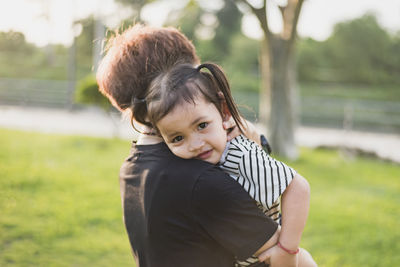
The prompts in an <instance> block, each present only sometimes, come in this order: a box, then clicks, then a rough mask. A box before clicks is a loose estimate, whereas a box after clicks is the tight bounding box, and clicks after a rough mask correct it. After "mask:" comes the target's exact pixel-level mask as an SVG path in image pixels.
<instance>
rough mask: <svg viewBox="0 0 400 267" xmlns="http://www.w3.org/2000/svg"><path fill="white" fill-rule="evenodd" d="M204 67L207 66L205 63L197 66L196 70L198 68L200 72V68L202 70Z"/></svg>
mask: <svg viewBox="0 0 400 267" xmlns="http://www.w3.org/2000/svg"><path fill="white" fill-rule="evenodd" d="M204 67H205V65H204V64H200V65H198V66H197V68H196V70H197V71H198V72H200V70H201V69H202V68H204Z"/></svg>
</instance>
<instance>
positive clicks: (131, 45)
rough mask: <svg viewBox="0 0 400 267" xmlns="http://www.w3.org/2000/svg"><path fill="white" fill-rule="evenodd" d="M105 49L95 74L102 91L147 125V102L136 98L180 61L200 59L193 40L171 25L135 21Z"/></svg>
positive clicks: (186, 61)
mask: <svg viewBox="0 0 400 267" xmlns="http://www.w3.org/2000/svg"><path fill="white" fill-rule="evenodd" d="M106 51H107V52H106V55H105V56H104V58H103V59H102V61H101V63H100V65H99V68H98V71H97V75H96V78H97V83H98V85H99V90H100V92H102V93H103V94H104V95H105V96H106V97H108V99H109V100H110V101H111V103H112V104H113V105H114V106H115V107H116V108H118V109H119V110H121V111H125V110H130V111H131V116H132V117H133V118H134V119H135V120H136V121H138V122H140V123H143V124H147V125H148V123H146V117H147V110H146V105H141V104H140V103H139V105H138V101H136V99H142V98H144V97H145V95H146V94H147V89H148V87H149V85H150V83H151V81H152V80H153V79H154V78H155V77H157V76H158V75H159V74H160V73H163V72H165V71H166V70H167V69H169V68H171V67H172V66H174V65H176V64H177V63H188V64H192V65H195V64H198V63H199V59H198V57H197V55H196V51H195V48H194V46H193V44H192V43H191V42H190V41H189V40H188V39H187V38H186V37H185V36H184V35H183V34H182V33H181V32H179V31H178V30H177V29H175V28H172V27H169V28H156V27H149V26H144V25H141V24H137V25H134V26H133V27H131V28H129V29H127V30H125V31H124V32H123V33H121V34H116V35H115V36H114V37H112V38H111V39H110V40H109V41H108V43H107V47H106Z"/></svg>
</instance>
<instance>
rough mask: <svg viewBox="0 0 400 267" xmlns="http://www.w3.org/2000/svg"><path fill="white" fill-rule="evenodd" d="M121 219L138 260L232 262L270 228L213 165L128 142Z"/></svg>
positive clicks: (250, 251)
mask: <svg viewBox="0 0 400 267" xmlns="http://www.w3.org/2000/svg"><path fill="white" fill-rule="evenodd" d="M120 184H121V195H122V200H123V201H122V202H123V208H124V221H125V226H126V229H127V232H128V236H129V241H130V243H131V246H132V250H133V253H134V256H135V259H136V262H137V266H138V267H139V266H140V267H148V266H152V267H158V266H174V267H178V266H185V267H186V266H202V267H203V266H207V267H211V266H218V267H223V266H233V264H234V261H235V257H237V258H238V259H246V258H248V257H249V256H251V255H252V254H253V253H254V252H255V251H257V250H258V249H259V248H260V247H261V246H262V245H263V244H264V243H265V242H266V241H267V240H268V239H269V238H270V237H271V236H272V235H273V233H275V231H276V229H277V225H276V224H275V223H274V222H273V221H272V220H271V219H270V218H268V217H266V216H265V215H264V214H263V213H262V212H261V211H260V210H259V209H258V208H257V207H256V204H255V201H254V200H253V199H251V198H250V197H249V195H248V194H247V193H246V192H245V191H244V190H243V189H242V188H241V187H240V185H239V184H237V183H236V182H235V181H234V180H233V179H232V178H230V177H229V176H228V175H227V174H225V173H224V172H223V171H221V170H220V169H219V168H218V167H216V166H214V165H212V164H210V163H207V162H203V161H199V160H184V159H181V158H178V157H176V156H174V155H173V154H172V153H171V152H170V151H169V150H168V147H167V146H166V145H165V144H164V143H160V144H156V145H136V146H135V145H134V146H133V148H132V151H131V155H130V157H129V158H128V159H127V160H126V161H125V162H124V164H123V165H122V167H121V172H120Z"/></svg>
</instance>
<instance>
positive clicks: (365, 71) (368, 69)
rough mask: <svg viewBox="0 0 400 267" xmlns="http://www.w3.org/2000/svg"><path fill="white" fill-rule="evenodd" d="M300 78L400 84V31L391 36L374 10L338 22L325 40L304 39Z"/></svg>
mask: <svg viewBox="0 0 400 267" xmlns="http://www.w3.org/2000/svg"><path fill="white" fill-rule="evenodd" d="M298 74H299V79H300V81H326V82H346V83H362V84H378V83H380V84H382V83H386V84H400V33H398V34H396V35H394V36H391V35H390V34H389V33H388V32H387V31H386V30H385V29H383V28H382V27H381V26H380V25H379V24H378V22H377V20H376V17H375V16H374V15H372V14H365V15H364V16H362V17H360V18H357V19H354V20H350V21H345V22H341V23H338V24H336V26H335V28H334V31H333V34H332V35H331V36H330V37H329V38H328V39H327V40H326V41H323V42H318V41H315V40H312V39H309V38H308V39H304V40H301V41H300V43H299V47H298Z"/></svg>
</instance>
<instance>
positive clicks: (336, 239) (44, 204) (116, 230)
mask: <svg viewBox="0 0 400 267" xmlns="http://www.w3.org/2000/svg"><path fill="white" fill-rule="evenodd" d="M129 146H130V145H129V142H128V141H121V140H111V139H99V138H87V137H78V136H58V135H47V134H38V133H27V132H19V131H11V130H4V129H1V130H0V148H1V149H0V266H134V263H133V259H132V256H131V253H130V247H129V243H128V240H127V236H126V233H125V230H124V227H123V223H122V216H121V205H120V195H119V184H118V178H117V176H118V170H119V166H120V164H121V162H122V161H123V159H124V157H125V156H126V155H127V154H128V151H129ZM301 152H302V154H301V159H300V160H298V161H296V162H289V165H291V166H293V167H295V168H296V169H297V170H298V171H299V172H300V173H301V174H302V175H303V176H304V177H306V178H307V179H308V181H309V182H310V184H311V188H312V195H311V212H310V217H309V221H308V223H307V226H306V230H305V233H304V235H303V241H302V246H303V247H305V248H306V249H308V250H309V251H310V252H311V253H312V255H313V256H314V258H315V259H316V261H317V262H318V263H319V266H395V265H396V264H397V263H398V262H400V254H399V252H400V242H399V240H400V230H399V228H398V226H399V223H398V222H399V220H400V180H399V178H400V166H399V165H394V164H391V163H387V162H380V161H378V160H374V159H371V158H358V157H357V158H355V159H351V160H350V159H346V158H344V157H343V156H341V155H340V154H339V153H338V152H336V151H329V150H309V149H302V151H301Z"/></svg>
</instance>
